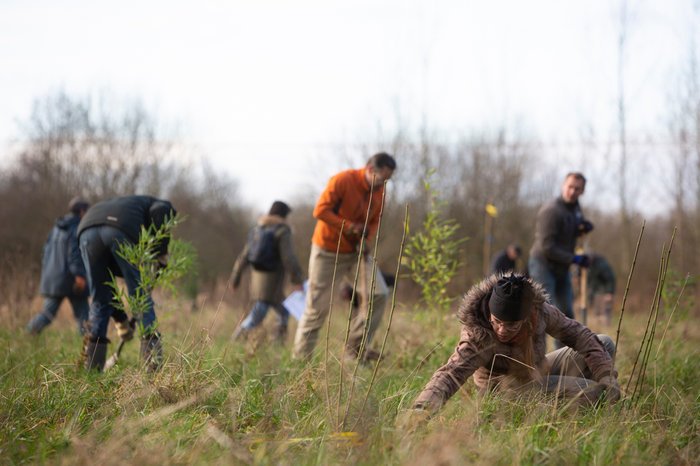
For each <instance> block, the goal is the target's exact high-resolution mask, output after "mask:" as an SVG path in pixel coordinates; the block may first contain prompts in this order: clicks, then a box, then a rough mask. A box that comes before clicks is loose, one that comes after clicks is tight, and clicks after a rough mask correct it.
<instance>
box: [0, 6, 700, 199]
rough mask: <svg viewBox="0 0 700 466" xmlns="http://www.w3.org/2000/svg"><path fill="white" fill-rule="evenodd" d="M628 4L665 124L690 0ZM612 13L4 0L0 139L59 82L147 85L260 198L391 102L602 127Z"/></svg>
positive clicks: (632, 126) (459, 117)
mask: <svg viewBox="0 0 700 466" xmlns="http://www.w3.org/2000/svg"><path fill="white" fill-rule="evenodd" d="M628 4H629V12H630V17H629V21H628V23H627V28H628V36H627V37H628V42H627V44H626V47H625V52H626V55H625V61H624V63H625V67H624V70H625V73H624V76H625V86H626V89H627V91H628V99H629V100H628V102H629V107H628V116H629V130H630V133H631V137H632V138H634V137H635V135H640V136H641V135H642V134H644V133H645V132H649V131H652V132H657V133H660V132H661V131H660V130H659V128H662V127H663V126H664V125H665V121H666V118H667V107H668V105H667V101H668V96H669V92H670V91H671V90H672V89H671V88H672V86H673V85H675V83H676V79H677V75H678V73H679V72H680V70H681V68H682V67H683V66H685V63H686V62H687V61H688V58H687V57H688V53H689V49H690V44H691V43H692V41H693V40H695V41H696V42H697V43H698V44H700V41H698V40H697V39H698V38H697V37H694V35H697V34H698V29H697V27H696V24H695V23H696V22H697V15H696V14H695V13H694V10H693V0H653V1H651V0H649V1H630V2H628ZM619 11H620V2H619V1H611V0H577V1H560V0H549V1H544V0H530V1H521V0H495V1H488V2H486V1H470V0H455V1H440V0H436V1H431V2H426V1H407V0H401V1H364V0H360V1H346V2H345V1H344V2H336V1H330V0H295V1H268V0H250V1H197V2H184V1H180V2H178V1H172V0H171V1H157V0H149V1H145V2H144V1H138V2H137V1H120V2H105V1H89V2H88V1H82V2H81V1H70V0H64V1H60V2H56V1H32V0H17V1H15V0H0V70H2V73H0V143H1V144H3V145H5V146H6V145H7V144H9V143H10V142H11V141H12V140H15V139H16V138H18V137H20V132H19V128H18V126H17V124H16V122H17V121H24V120H26V119H27V117H28V115H29V113H30V111H31V105H32V101H33V100H34V99H35V98H37V97H42V96H46V95H48V94H49V93H51V92H53V91H56V90H58V89H64V90H66V91H67V92H69V93H70V94H75V95H85V94H96V93H99V92H104V91H107V92H109V94H110V95H112V96H117V97H124V98H125V99H126V98H129V99H133V98H137V99H141V100H142V101H143V102H144V103H145V104H146V106H147V108H148V109H150V110H151V111H152V112H154V113H155V114H156V117H157V118H158V119H159V120H164V121H166V122H172V123H174V124H177V125H178V126H179V127H180V128H181V133H182V138H183V140H184V142H185V143H186V144H191V145H193V146H195V147H196V148H197V149H198V150H199V151H200V152H202V153H204V154H206V155H208V156H209V157H210V158H211V159H212V161H213V163H214V165H215V166H216V167H219V168H220V169H221V170H226V171H227V172H229V173H231V175H232V176H234V177H235V178H237V179H239V180H240V182H241V191H242V194H243V195H244V197H245V199H246V200H248V201H249V202H253V203H255V204H256V205H258V206H261V208H262V207H263V206H266V205H267V204H269V202H271V201H272V200H273V199H275V198H288V197H290V196H292V194H293V193H294V192H295V191H297V190H298V189H299V188H300V187H301V186H307V185H309V184H311V185H313V184H316V185H317V190H320V189H321V188H322V187H323V185H324V184H325V181H326V178H327V177H328V176H329V175H330V174H332V172H333V171H335V170H336V169H337V168H339V167H336V166H326V165H323V164H319V165H318V166H315V165H314V161H316V160H319V157H321V156H322V154H323V153H324V151H328V150H330V148H331V147H332V146H333V145H335V144H342V143H349V142H355V141H357V140H360V139H361V138H362V137H368V138H370V139H371V134H372V133H373V132H374V131H375V130H376V128H377V126H378V125H381V126H382V128H384V129H385V130H386V131H391V130H392V129H394V128H395V124H396V120H397V114H399V115H400V116H401V118H402V119H403V120H404V121H409V122H417V121H419V120H420V119H421V118H422V117H423V116H425V117H426V118H427V121H428V124H429V125H430V126H431V127H432V128H434V129H436V130H437V131H441V132H444V133H445V134H450V135H459V134H461V133H465V134H467V133H469V132H471V131H474V130H477V131H478V130H483V129H488V128H495V127H498V126H501V125H506V126H516V125H517V126H518V127H520V128H522V129H523V130H524V131H525V132H527V133H529V134H531V135H533V136H536V137H537V138H540V139H541V140H545V141H559V142H562V141H564V142H565V141H573V140H575V139H576V138H577V137H578V134H579V133H580V131H581V129H582V128H583V127H586V126H591V127H593V128H594V130H595V134H596V137H598V138H600V139H601V140H607V139H610V138H613V137H614V134H615V133H614V132H615V128H616V127H615V125H616V118H617V115H616V92H617V60H618V48H617V35H618V33H619V30H620V26H619ZM378 149H379V148H378ZM367 155H370V154H367ZM398 155H399V156H400V154H398ZM270 185H272V186H274V188H275V189H274V190H270V188H269V186H270Z"/></svg>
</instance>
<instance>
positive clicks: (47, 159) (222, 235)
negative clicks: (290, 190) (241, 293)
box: [0, 88, 700, 302]
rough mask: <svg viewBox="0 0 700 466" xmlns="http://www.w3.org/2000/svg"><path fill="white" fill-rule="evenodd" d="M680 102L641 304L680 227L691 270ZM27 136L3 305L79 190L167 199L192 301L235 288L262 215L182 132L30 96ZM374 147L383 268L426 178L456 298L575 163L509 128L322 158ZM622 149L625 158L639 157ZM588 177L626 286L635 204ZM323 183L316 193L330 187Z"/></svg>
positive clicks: (85, 104)
mask: <svg viewBox="0 0 700 466" xmlns="http://www.w3.org/2000/svg"><path fill="white" fill-rule="evenodd" d="M679 102H682V104H680V103H679V104H677V106H676V108H678V112H677V113H676V115H675V118H674V119H673V121H672V122H671V123H670V124H669V131H668V134H669V138H671V139H672V140H673V141H675V143H674V144H672V145H670V146H669V149H668V150H667V153H666V154H659V155H663V157H662V158H660V159H659V160H661V161H662V162H660V163H666V164H668V167H667V168H668V170H667V171H666V173H668V174H669V176H670V177H671V179H670V180H669V181H668V182H667V183H666V187H667V189H668V193H669V197H670V198H671V199H673V202H672V203H671V204H670V205H671V207H670V208H669V209H668V211H667V212H665V213H661V214H657V215H655V216H654V217H653V218H646V221H647V226H646V233H645V241H644V246H643V247H642V249H641V252H640V256H639V258H638V261H637V264H636V272H635V281H634V283H633V284H634V287H635V289H636V290H637V292H638V293H636V294H638V295H639V296H643V295H644V293H643V291H644V290H648V289H649V288H650V287H651V288H652V289H653V284H654V283H655V282H656V275H657V271H658V261H659V258H660V256H661V246H662V244H664V243H668V241H669V238H670V235H671V231H672V229H673V227H674V226H678V227H679V233H678V238H677V240H676V244H675V249H674V254H673V255H672V257H673V264H672V270H673V271H674V273H676V275H677V276H678V277H679V279H680V278H682V277H684V276H685V274H686V273H691V274H697V267H698V260H699V259H698V254H697V251H698V250H699V249H698V246H700V245H699V244H698V241H700V137H698V135H699V133H700V98H699V97H698V92H697V90H695V89H694V88H693V89H690V90H688V92H687V94H686V95H685V97H684V99H681V100H679ZM692 102H694V105H691V103H692ZM22 133H23V135H22V137H21V138H20V141H21V142H20V144H19V145H18V146H17V147H16V152H15V153H11V154H6V157H5V158H6V159H11V160H12V163H11V164H9V165H8V166H7V167H6V168H4V169H3V170H2V172H0V204H1V205H2V206H3V208H2V209H0V225H1V226H0V241H1V242H2V244H3V246H4V247H3V248H2V249H1V250H0V300H4V301H5V302H11V301H12V299H17V298H19V297H24V298H25V299H26V298H28V297H30V296H33V295H34V294H35V293H36V290H37V281H38V277H39V267H40V258H41V249H42V246H43V243H44V240H45V237H46V234H47V232H48V230H49V229H50V228H51V225H52V223H53V221H54V220H55V218H56V217H58V216H59V215H61V214H62V213H64V211H65V210H66V205H67V203H68V201H69V199H71V198H72V197H73V196H74V195H76V194H80V195H82V196H84V197H85V198H87V199H88V200H90V201H92V202H96V201H98V200H100V199H105V198H108V197H112V196H116V195H126V194H134V193H139V194H150V195H154V196H158V197H164V198H168V199H170V200H171V201H172V202H173V204H174V205H175V206H176V207H177V209H178V211H179V212H181V213H183V214H184V215H185V216H186V221H185V222H183V223H182V224H181V225H180V226H179V227H178V231H177V233H176V234H177V235H178V236H179V237H181V238H182V239H185V240H187V241H190V242H191V243H192V244H193V246H194V247H195V249H196V250H197V253H198V265H197V275H196V278H192V279H191V281H190V283H188V285H187V287H188V288H187V289H191V291H192V292H193V293H194V292H196V290H198V289H207V288H211V287H213V286H215V285H216V284H217V283H218V284H220V283H222V282H223V281H225V280H227V279H228V275H229V273H230V269H231V265H232V263H233V260H234V258H235V256H236V254H237V253H238V252H239V251H240V250H241V249H242V247H243V245H244V242H245V240H246V236H247V231H248V229H249V228H250V227H251V226H252V225H253V224H254V222H255V214H256V212H255V209H254V208H253V207H252V206H250V205H246V204H244V203H241V200H240V196H239V186H238V183H237V181H236V180H235V179H234V178H232V177H230V176H227V175H225V174H222V173H220V172H217V171H215V170H214V169H213V168H212V167H211V166H210V165H209V164H208V162H207V159H206V158H205V157H198V156H197V155H196V154H188V153H186V149H184V148H183V145H182V144H180V143H179V141H178V138H177V135H176V134H172V133H169V132H168V130H167V129H164V128H162V127H161V126H159V124H158V121H157V120H156V118H155V117H154V116H153V115H152V114H150V113H149V112H148V111H147V110H146V109H145V108H144V107H143V105H142V104H141V103H140V102H138V101H133V102H126V103H124V102H122V103H121V104H120V105H115V104H114V103H110V102H107V99H106V98H99V99H98V100H97V101H95V100H93V99H91V98H90V97H75V96H71V95H68V94H66V93H65V92H58V93H54V94H51V95H48V96H46V97H44V98H40V99H37V100H36V102H35V105H34V108H33V111H32V113H31V117H30V118H29V120H28V121H27V122H25V123H24V124H23V126H22ZM408 134H418V137H411V136H408ZM377 149H381V150H386V151H389V152H391V153H393V154H395V155H396V158H397V161H398V163H399V168H398V170H397V172H396V174H395V177H394V178H393V180H392V182H391V183H392V185H391V186H390V188H389V192H388V196H387V201H386V202H387V205H386V209H385V215H384V219H383V223H384V226H383V227H382V237H381V240H380V246H379V252H378V254H379V261H380V266H381V267H382V268H383V269H385V270H386V271H393V270H394V269H395V267H396V265H395V264H396V262H395V261H396V259H397V256H398V244H399V243H400V240H401V235H402V233H403V231H402V225H403V215H404V208H403V206H404V205H406V204H408V206H409V213H410V229H411V231H418V230H419V229H420V228H421V225H422V221H423V219H424V218H425V216H426V215H427V213H428V209H430V205H431V202H430V198H429V196H430V193H428V192H427V191H426V190H425V189H424V188H423V182H424V178H425V177H426V176H428V174H429V173H432V174H433V175H432V176H433V180H432V186H433V187H434V188H435V190H436V192H435V193H433V195H438V196H440V198H441V201H442V205H443V209H442V215H444V216H445V217H446V218H450V219H453V220H454V221H456V223H457V225H458V235H459V237H460V238H464V239H466V241H464V242H463V243H462V246H461V248H462V249H461V267H460V268H459V270H458V274H457V276H456V277H455V279H454V280H453V282H452V284H451V292H452V293H454V294H455V295H458V294H460V293H461V292H463V291H465V290H466V289H467V288H468V287H469V286H470V285H471V284H472V283H474V281H476V280H478V279H479V278H481V276H482V275H483V262H484V260H490V257H487V258H484V251H485V248H484V244H485V243H487V244H488V246H489V248H488V250H489V251H490V253H491V254H495V253H496V252H497V251H498V250H499V249H501V248H503V247H505V245H506V244H508V243H509V242H516V243H518V244H520V245H521V246H522V248H523V252H524V253H525V255H527V252H528V250H529V247H530V245H531V243H532V239H533V234H534V222H535V215H536V212H537V210H538V208H539V206H540V205H541V204H542V203H543V202H544V201H545V200H547V199H548V198H550V197H552V196H554V195H556V194H557V193H558V187H559V185H560V184H561V181H562V179H563V175H564V173H566V172H568V171H571V170H572V169H578V168H580V167H574V166H568V165H567V164H563V163H561V161H557V160H552V159H551V158H549V157H547V154H546V153H545V151H543V149H542V145H541V144H540V143H539V142H537V141H533V140H528V139H526V138H524V137H522V136H520V135H518V134H517V133H516V132H513V131H508V130H506V129H500V130H497V131H494V132H491V133H484V134H479V135H470V136H464V137H461V138H459V139H457V141H456V142H455V141H450V142H444V141H440V140H439V138H438V137H435V136H430V134H429V132H428V131H417V132H413V133H411V132H408V131H398V132H396V133H395V134H392V135H390V136H389V137H386V138H377V140H376V141H374V142H372V143H368V142H363V143H361V144H356V145H352V146H348V147H344V148H342V149H339V150H338V152H337V153H329V154H328V157H329V158H335V159H336V160H339V159H340V160H347V167H348V168H349V167H354V166H361V164H362V163H363V162H364V160H365V159H366V157H367V156H368V155H371V153H373V152H376V150H377ZM626 150H627V155H626V156H627V157H630V155H631V154H630V153H629V152H630V151H631V150H632V149H631V148H627V149H626ZM664 161H665V162H664ZM565 165H567V166H565ZM584 171H585V172H586V173H585V174H586V176H587V177H588V178H589V180H590V181H589V185H588V187H587V189H588V191H587V193H586V195H584V196H583V197H582V201H581V202H582V205H583V207H584V210H585V211H586V213H587V216H588V217H590V218H591V219H593V221H594V223H595V224H596V230H595V231H594V233H593V234H592V235H590V238H589V239H588V240H587V241H586V243H587V246H588V247H589V248H590V249H592V250H594V251H596V252H599V253H601V254H603V255H605V256H606V257H607V258H608V259H609V260H610V262H611V263H612V264H613V266H614V268H615V271H616V272H617V275H618V282H619V283H620V287H624V284H625V281H626V277H627V274H628V272H629V269H630V266H631V257H632V253H633V250H630V248H632V247H634V245H635V243H636V238H637V235H638V233H639V230H638V229H637V227H638V226H641V224H642V220H643V217H642V214H641V213H640V212H639V211H635V210H634V208H633V207H632V206H630V203H628V202H625V203H622V206H623V207H624V209H625V213H624V215H621V213H620V212H619V211H611V210H609V209H602V208H601V207H600V206H597V204H596V202H595V192H594V190H595V189H596V188H595V187H596V186H597V183H596V179H598V180H600V179H605V180H609V179H611V176H610V173H609V172H610V170H609V169H608V168H606V167H603V168H597V169H594V168H592V167H589V169H588V170H586V168H585V167H584ZM612 179H613V180H614V179H615V178H614V177H612ZM318 182H319V183H321V184H323V183H325V182H326V180H319V181H318ZM317 188H318V191H319V192H320V190H321V189H322V188H323V186H318V187H317ZM621 192H622V191H621ZM291 201H292V204H293V206H294V213H293V215H292V216H291V217H290V223H291V224H292V227H293V229H294V231H295V236H294V238H295V247H296V251H297V254H298V255H299V257H300V262H301V263H302V266H304V267H305V265H306V264H305V262H306V258H307V257H308V252H309V250H310V238H311V233H312V231H313V227H314V223H315V221H314V219H313V218H312V215H311V211H312V209H313V206H314V203H315V201H316V199H314V198H312V197H302V196H301V195H300V196H299V197H298V198H295V199H292V200H291ZM487 204H491V205H494V206H496V208H497V209H498V216H497V217H496V218H495V219H494V220H493V228H492V230H485V228H484V222H485V221H486V215H487V213H486V212H485V206H486V205H487ZM630 225H632V227H630ZM693 251H695V252H693ZM403 283H404V286H403V287H402V293H405V294H407V295H410V296H418V292H417V290H416V289H415V287H414V286H413V287H412V286H411V284H410V283H409V282H408V281H405V282H403ZM633 291H634V290H633ZM639 299H642V298H641V297H640V298H639Z"/></svg>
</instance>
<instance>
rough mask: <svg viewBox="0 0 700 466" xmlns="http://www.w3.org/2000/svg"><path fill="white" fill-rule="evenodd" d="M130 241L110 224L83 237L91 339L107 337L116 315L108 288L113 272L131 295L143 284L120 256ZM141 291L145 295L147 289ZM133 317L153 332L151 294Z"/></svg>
mask: <svg viewBox="0 0 700 466" xmlns="http://www.w3.org/2000/svg"><path fill="white" fill-rule="evenodd" d="M130 242H131V240H130V239H129V238H128V237H127V236H126V234H124V233H123V232H122V231H121V230H119V229H117V228H114V227H111V226H108V225H102V226H97V227H92V228H88V229H87V230H85V231H83V232H82V233H81V235H80V253H81V254H82V256H83V262H84V264H85V270H86V271H87V278H88V285H89V287H90V297H91V298H92V304H91V306H90V313H89V316H88V321H89V323H90V337H91V338H92V339H98V338H107V327H108V324H109V318H110V316H112V314H113V313H114V312H115V308H114V293H113V291H112V288H110V286H109V285H108V283H109V282H111V280H112V277H111V276H110V273H111V274H113V275H114V276H121V277H122V278H123V279H124V282H125V283H126V288H127V290H128V292H129V295H130V296H134V295H135V294H136V291H137V290H138V288H139V286H140V284H141V275H140V274H139V271H138V269H137V268H136V267H134V266H133V265H132V264H130V263H128V262H127V261H126V260H124V259H123V258H122V257H120V256H119V254H118V253H117V251H118V250H119V245H120V244H121V243H130ZM140 291H141V292H142V293H145V291H146V290H140ZM132 312H133V310H132ZM134 317H136V318H137V319H139V320H140V321H141V324H142V325H143V328H144V329H145V332H144V333H145V334H148V333H152V332H153V331H154V329H155V325H156V313H155V311H154V309H153V299H152V298H151V294H150V293H146V302H145V309H144V312H143V313H141V314H140V315H135V316H134Z"/></svg>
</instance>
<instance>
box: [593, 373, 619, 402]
mask: <svg viewBox="0 0 700 466" xmlns="http://www.w3.org/2000/svg"><path fill="white" fill-rule="evenodd" d="M598 384H600V385H601V386H602V387H603V388H604V390H605V400H606V401H607V402H608V403H615V402H617V401H618V400H619V399H620V396H621V395H622V392H621V391H620V384H618V383H617V379H616V378H615V377H610V376H609V375H606V376H605V377H603V378H601V379H600V380H599V381H598Z"/></svg>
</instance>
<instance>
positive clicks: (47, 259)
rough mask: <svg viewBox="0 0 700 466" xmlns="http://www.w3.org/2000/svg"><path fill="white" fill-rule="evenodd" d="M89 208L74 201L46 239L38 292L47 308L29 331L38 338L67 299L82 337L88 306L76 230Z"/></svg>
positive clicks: (30, 325)
mask: <svg viewBox="0 0 700 466" xmlns="http://www.w3.org/2000/svg"><path fill="white" fill-rule="evenodd" d="M88 207H90V204H88V203H87V202H86V201H84V200H83V199H81V198H79V197H75V198H73V199H72V200H71V201H70V203H69V204H68V210H69V213H68V214H66V215H64V216H63V217H61V218H59V219H58V220H56V224H55V225H54V227H53V228H52V229H51V233H49V236H48V238H47V239H46V244H44V255H43V258H42V261H41V283H40V285H39V291H40V293H41V294H42V295H43V296H44V306H43V308H42V310H41V313H39V314H37V315H36V316H35V317H34V318H33V319H32V320H31V321H29V324H27V331H28V332H29V333H31V334H32V335H37V334H39V333H40V332H41V331H42V330H43V329H44V327H46V326H47V325H49V324H50V323H51V322H52V321H53V319H54V318H55V317H56V313H58V308H59V307H60V306H61V303H62V302H63V299H64V298H68V300H69V301H70V304H71V306H72V307H73V315H74V316H75V320H76V322H77V323H78V331H79V332H80V333H81V334H82V333H83V323H84V322H85V320H86V319H87V316H88V308H89V306H88V299H87V285H86V281H85V267H84V266H83V259H82V258H81V257H80V248H79V247H78V235H77V230H78V224H79V223H80V219H81V218H82V217H83V215H85V212H86V211H87V210H88Z"/></svg>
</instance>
